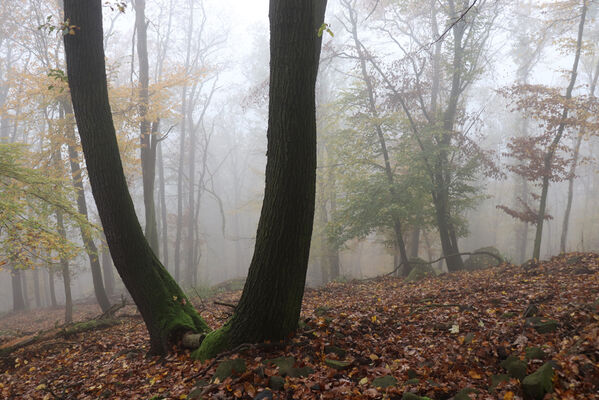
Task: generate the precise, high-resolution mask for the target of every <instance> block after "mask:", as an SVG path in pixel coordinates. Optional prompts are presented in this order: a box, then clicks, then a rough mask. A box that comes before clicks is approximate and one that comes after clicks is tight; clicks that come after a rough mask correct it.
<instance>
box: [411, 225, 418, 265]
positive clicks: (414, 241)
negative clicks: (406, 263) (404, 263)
mask: <svg viewBox="0 0 599 400" xmlns="http://www.w3.org/2000/svg"><path fill="white" fill-rule="evenodd" d="M419 248H420V228H418V227H415V228H413V229H412V234H411V235H410V257H412V258H416V257H418V249H419Z"/></svg>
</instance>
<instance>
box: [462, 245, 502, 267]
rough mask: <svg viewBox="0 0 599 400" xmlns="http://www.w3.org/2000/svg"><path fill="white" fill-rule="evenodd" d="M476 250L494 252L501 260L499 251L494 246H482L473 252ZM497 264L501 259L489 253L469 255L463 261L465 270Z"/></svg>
mask: <svg viewBox="0 0 599 400" xmlns="http://www.w3.org/2000/svg"><path fill="white" fill-rule="evenodd" d="M477 252H487V253H491V254H495V255H496V256H498V257H499V258H500V259H501V260H503V257H502V256H501V253H500V252H499V250H497V249H496V248H495V247H482V248H480V249H478V250H475V251H473V253H477ZM499 264H501V261H499V260H498V259H497V258H495V257H493V256H491V255H489V254H473V255H471V256H470V257H468V258H467V259H466V261H464V269H465V270H467V271H476V270H479V269H485V268H490V267H495V266H497V265H499Z"/></svg>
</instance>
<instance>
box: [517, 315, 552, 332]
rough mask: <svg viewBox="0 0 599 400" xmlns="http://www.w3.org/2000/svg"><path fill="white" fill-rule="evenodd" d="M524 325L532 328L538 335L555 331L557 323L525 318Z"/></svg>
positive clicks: (545, 319) (542, 319) (549, 320)
mask: <svg viewBox="0 0 599 400" xmlns="http://www.w3.org/2000/svg"><path fill="white" fill-rule="evenodd" d="M524 325H526V326H531V327H533V328H534V329H535V330H536V331H537V332H539V333H551V332H555V331H556V330H557V327H558V326H559V323H558V322H557V321H556V320H554V319H549V318H544V317H530V318H526V322H525V323H524Z"/></svg>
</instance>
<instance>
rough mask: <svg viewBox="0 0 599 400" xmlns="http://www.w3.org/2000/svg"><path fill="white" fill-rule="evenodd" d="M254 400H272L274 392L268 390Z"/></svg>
mask: <svg viewBox="0 0 599 400" xmlns="http://www.w3.org/2000/svg"><path fill="white" fill-rule="evenodd" d="M254 400H272V392H271V391H270V390H268V389H266V390H264V391H262V392H260V393H258V394H257V395H256V397H254Z"/></svg>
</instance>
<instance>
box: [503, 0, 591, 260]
mask: <svg viewBox="0 0 599 400" xmlns="http://www.w3.org/2000/svg"><path fill="white" fill-rule="evenodd" d="M580 6H581V7H580V10H581V11H580V16H579V23H578V31H577V39H576V45H575V54H574V62H573V65H572V68H571V70H570V71H569V74H570V79H569V84H568V87H567V88H566V91H565V94H564V95H561V94H560V90H559V89H555V88H548V87H545V86H542V85H515V86H514V87H512V88H511V89H508V90H506V91H504V93H506V96H508V97H509V98H510V99H512V100H514V101H515V104H516V106H517V109H519V110H520V111H525V112H526V113H527V114H528V115H529V116H531V117H532V118H534V119H535V120H537V121H539V123H540V125H541V126H542V128H543V130H542V131H541V134H540V135H538V136H529V137H518V138H512V139H511V142H510V143H509V144H508V149H509V151H508V153H507V155H508V156H510V157H512V158H515V159H516V160H519V162H518V163H516V164H515V165H513V166H510V167H509V168H510V169H511V170H512V171H513V172H515V173H516V174H518V175H520V176H523V177H525V178H526V179H527V180H529V181H532V182H535V183H536V184H538V185H539V186H540V189H541V193H540V194H539V195H537V196H535V197H536V199H537V200H538V201H539V203H538V208H536V207H531V206H530V205H529V204H527V203H523V204H522V207H523V210H514V209H511V208H509V207H506V206H498V207H499V208H501V209H503V210H504V211H506V212H507V213H508V214H509V215H512V216H513V217H516V218H518V219H521V220H523V221H527V222H529V223H534V224H535V225H536V234H535V241H534V248H533V253H532V258H534V259H538V258H539V257H540V255H541V240H542V236H543V223H544V221H545V220H546V219H549V218H552V217H551V215H549V214H548V213H547V195H548V192H549V184H550V182H559V181H563V180H565V179H567V173H568V166H569V164H570V163H571V162H573V161H572V160H571V158H570V157H569V156H568V152H569V150H570V149H569V148H568V147H567V146H565V145H563V143H562V138H563V137H564V135H565V134H567V133H568V132H571V131H572V130H573V129H577V128H578V129H579V128H581V127H586V128H587V129H591V130H592V129H595V125H596V121H595V119H594V118H591V116H592V115H596V113H593V111H592V109H593V106H594V104H593V103H594V101H593V100H594V98H592V97H591V98H589V97H588V96H578V97H574V96H573V91H574V86H575V84H576V78H577V75H578V64H579V62H580V56H581V51H582V47H583V33H584V27H585V21H586V15H587V10H588V1H587V0H583V1H582V2H581V3H580ZM576 162H577V160H576Z"/></svg>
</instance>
